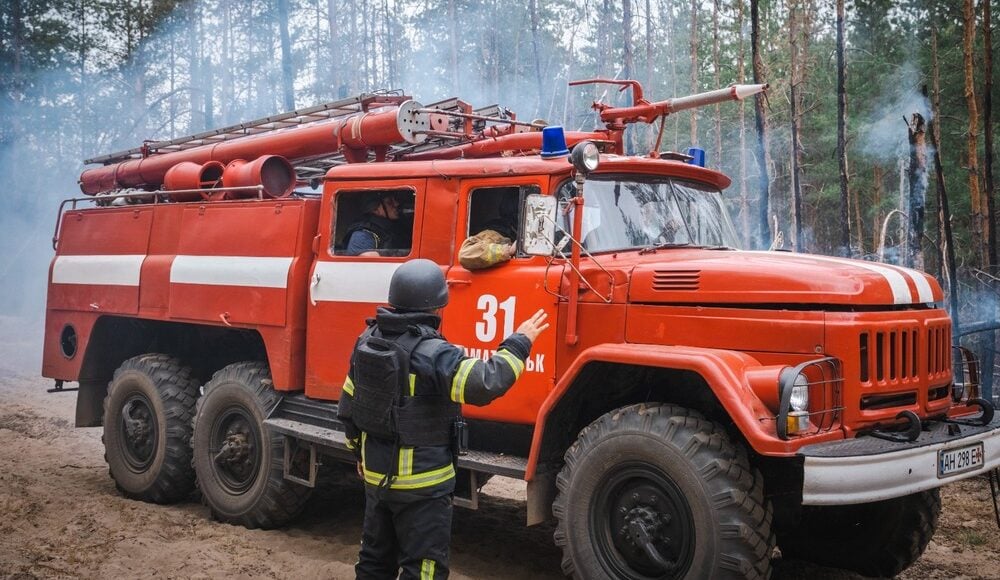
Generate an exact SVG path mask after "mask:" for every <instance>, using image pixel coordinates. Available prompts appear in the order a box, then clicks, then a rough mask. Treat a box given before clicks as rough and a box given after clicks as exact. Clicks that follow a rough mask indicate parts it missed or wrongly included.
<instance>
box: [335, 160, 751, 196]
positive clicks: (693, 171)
mask: <svg viewBox="0 0 1000 580" xmlns="http://www.w3.org/2000/svg"><path fill="white" fill-rule="evenodd" d="M572 170H573V166H572V165H570V162H569V157H559V158H555V159H542V158H541V157H539V156H537V155H532V156H525V157H489V158H483V159H435V160H431V161H393V162H386V163H349V164H346V165H338V166H336V167H333V168H331V169H330V170H329V171H327V172H326V180H328V181H351V180H361V179H378V180H382V179H405V178H410V177H459V178H462V177H465V178H469V177H503V176H515V175H551V176H559V175H567V176H568V175H569V174H570V173H571V172H572ZM595 173H596V174H602V173H642V174H646V175H658V176H663V177H679V178H681V179H688V180H692V181H698V182H702V183H706V184H709V185H713V186H715V187H717V188H719V189H725V188H727V187H729V185H730V184H731V183H732V181H731V180H730V179H729V178H728V177H727V176H726V175H725V174H722V173H719V172H718V171H714V170H712V169H706V168H704V167H698V166H697V165H690V164H688V163H683V162H681V161H673V160H666V159H652V158H650V157H626V156H621V155H601V162H600V165H599V166H598V168H597V171H596V172H595Z"/></svg>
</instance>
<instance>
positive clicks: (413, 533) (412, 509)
mask: <svg viewBox="0 0 1000 580" xmlns="http://www.w3.org/2000/svg"><path fill="white" fill-rule="evenodd" d="M447 303H448V286H447V285H446V283H445V279H444V275H443V274H442V273H441V268H440V267H438V266H437V265H436V264H435V263H434V262H431V261H430V260H423V259H419V260H411V261H409V262H406V263H405V264H403V265H402V266H400V267H399V269H397V270H396V272H395V273H394V274H393V276H392V280H391V282H390V284H389V305H390V308H384V307H379V308H378V310H377V312H376V315H375V318H374V319H371V320H369V321H368V328H367V329H366V330H365V331H364V333H362V334H361V336H360V337H359V338H358V341H357V343H356V345H355V348H354V352H353V353H352V355H351V367H350V371H349V372H348V375H347V379H346V381H345V382H344V390H343V394H342V395H341V399H340V407H339V410H338V412H337V416H338V418H339V419H340V420H341V421H343V423H344V426H345V428H346V432H347V438H348V446H349V447H351V448H352V449H354V450H355V453H356V455H357V457H358V470H359V473H360V474H361V476H362V477H363V478H364V481H365V520H364V530H363V532H362V539H361V554H360V556H359V558H358V563H357V565H356V566H355V572H356V574H357V577H358V578H359V579H369V578H372V579H375V578H377V579H383V578H384V579H389V578H396V577H397V575H399V570H400V568H402V576H401V577H402V578H420V579H424V578H446V577H447V576H448V550H449V544H450V542H451V512H452V493H453V492H454V490H455V464H454V462H455V452H456V449H455V447H456V445H457V441H456V440H457V439H460V438H461V433H460V432H459V429H457V427H459V426H461V425H462V423H461V404H462V403H467V404H470V405H485V404H487V403H489V402H490V401H492V400H494V399H496V398H497V397H500V396H501V395H503V394H504V393H506V392H507V390H508V389H510V387H511V386H513V384H514V382H515V381H516V380H517V379H518V377H519V376H520V375H521V373H522V372H523V371H524V361H525V359H526V358H527V357H528V354H529V352H530V350H531V345H532V343H533V342H534V340H535V338H537V337H538V335H539V334H540V333H541V332H542V331H544V330H545V329H546V328H548V324H547V323H546V322H545V318H546V314H545V312H544V311H542V310H539V311H538V312H536V313H535V314H534V315H533V316H532V317H531V318H529V319H528V320H526V321H525V322H523V323H522V324H521V325H520V326H519V327H518V329H517V331H516V332H514V333H513V334H511V335H510V336H508V337H507V338H506V339H505V340H504V341H503V342H502V343H500V347H499V349H498V350H497V352H496V354H495V355H494V356H493V357H492V358H491V359H489V360H487V361H483V360H481V359H478V358H468V357H466V356H465V355H464V353H463V351H462V349H461V348H459V347H457V346H455V345H453V344H450V343H449V342H447V341H446V340H445V339H444V337H442V336H441V334H440V333H439V332H438V327H439V326H440V323H441V317H440V309H441V308H443V307H444V306H445V305H446V304H447Z"/></svg>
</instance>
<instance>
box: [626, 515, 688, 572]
mask: <svg viewBox="0 0 1000 580" xmlns="http://www.w3.org/2000/svg"><path fill="white" fill-rule="evenodd" d="M636 511H637V510H633V512H636ZM638 511H640V512H645V511H647V510H645V509H644V508H639V510H638ZM655 518H656V515H655V514H653V513H651V512H650V513H638V514H635V513H633V514H630V517H629V518H628V520H629V522H628V532H629V540H630V541H631V542H632V543H634V544H636V545H638V546H639V547H640V548H642V549H643V551H644V552H646V555H647V556H649V559H650V560H652V561H653V563H654V564H656V565H657V566H658V567H659V568H660V569H661V570H663V572H671V571H673V570H674V568H676V567H677V564H676V563H674V562H668V561H667V560H666V559H665V558H664V557H663V556H662V555H661V554H660V552H659V550H657V549H656V546H654V545H653V537H652V534H650V528H648V527H647V526H646V524H647V523H649V524H650V527H651V528H652V531H653V532H654V533H655V532H656V528H657V527H659V524H658V523H653V521H654V520H655ZM664 541H665V542H667V543H669V542H670V539H669V538H664Z"/></svg>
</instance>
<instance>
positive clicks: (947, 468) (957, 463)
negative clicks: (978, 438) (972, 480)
mask: <svg viewBox="0 0 1000 580" xmlns="http://www.w3.org/2000/svg"><path fill="white" fill-rule="evenodd" d="M982 466H983V444H982V443H976V444H975V445H969V446H967V447H959V448H957V449H942V450H941V451H938V477H948V476H951V475H956V474H959V473H965V472H966V471H972V470H973V469H977V468H979V467H982Z"/></svg>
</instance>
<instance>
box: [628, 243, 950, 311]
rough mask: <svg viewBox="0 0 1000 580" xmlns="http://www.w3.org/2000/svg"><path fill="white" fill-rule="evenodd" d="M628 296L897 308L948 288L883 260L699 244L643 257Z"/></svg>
mask: <svg viewBox="0 0 1000 580" xmlns="http://www.w3.org/2000/svg"><path fill="white" fill-rule="evenodd" d="M653 257H655V258H656V259H655V260H650V261H646V259H648V258H653ZM629 300H630V302H633V303H656V302H665V303H674V304H676V303H690V304H694V303H697V304H773V305H777V306H780V305H782V304H816V305H823V304H829V305H851V306H896V305H906V304H926V303H933V302H940V301H941V300H943V293H942V291H941V287H940V285H939V284H938V283H937V280H935V279H934V278H933V277H931V276H929V275H927V274H924V273H923V272H918V271H916V270H911V269H909V268H901V267H898V266H891V265H888V264H882V263H877V262H866V261H862V260H850V259H846V258H834V257H829V256H817V255H811V254H796V253H791V252H744V251H719V250H703V249H694V248H693V249H690V250H688V249H671V250H664V251H658V252H656V254H653V255H647V256H643V261H642V262H640V263H639V264H637V265H636V266H635V268H634V269H633V270H632V276H631V277H630V283H629Z"/></svg>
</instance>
